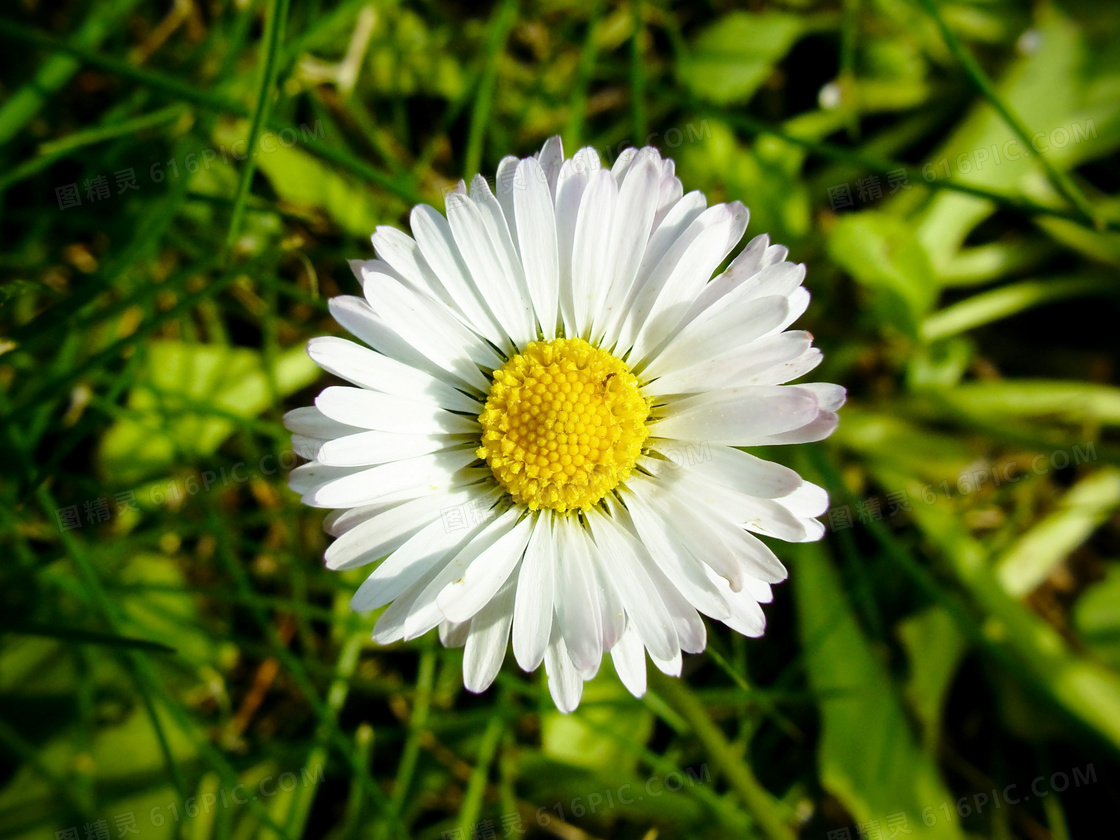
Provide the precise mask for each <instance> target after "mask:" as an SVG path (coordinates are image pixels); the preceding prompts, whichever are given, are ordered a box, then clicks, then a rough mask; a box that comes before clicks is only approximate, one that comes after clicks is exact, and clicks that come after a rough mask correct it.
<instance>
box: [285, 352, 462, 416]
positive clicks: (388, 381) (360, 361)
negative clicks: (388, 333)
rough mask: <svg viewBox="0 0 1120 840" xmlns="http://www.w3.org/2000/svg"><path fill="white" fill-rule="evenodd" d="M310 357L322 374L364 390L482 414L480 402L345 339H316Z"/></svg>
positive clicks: (422, 372) (422, 373)
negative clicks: (367, 389) (338, 377)
mask: <svg viewBox="0 0 1120 840" xmlns="http://www.w3.org/2000/svg"><path fill="white" fill-rule="evenodd" d="M307 354H308V355H309V356H310V357H311V358H312V360H313V361H314V362H315V363H316V364H317V365H319V367H321V368H323V370H326V371H328V372H330V373H333V374H335V375H336V376H340V377H342V378H343V379H345V380H347V381H349V382H352V383H354V384H355V385H358V386H360V387H362V388H372V389H373V390H375V391H384V392H385V393H386V394H396V395H398V396H401V397H408V398H410V399H414V400H423V401H425V402H432V403H435V404H436V405H439V406H442V407H443V408H449V409H451V410H453V411H465V412H468V413H470V412H473V413H475V414H478V413H479V412H481V411H482V406H481V405H480V404H479V402H478V400H476V399H474V398H473V397H469V396H467V395H466V394H464V393H463V392H462V391H458V390H456V389H455V388H452V387H451V386H450V385H448V384H447V383H445V382H441V381H440V380H438V379H436V378H435V377H434V376H431V375H429V374H428V373H425V372H424V371H422V370H417V369H416V368H414V367H409V366H408V365H406V364H404V363H402V362H398V361H396V360H395V359H390V358H389V357H388V356H383V355H382V354H380V353H376V352H374V351H373V350H368V349H366V348H365V347H362V346H361V345H360V344H355V343H354V342H353V341H347V340H346V339H345V338H336V337H334V336H323V337H320V338H313V339H311V340H310V341H309V342H307Z"/></svg>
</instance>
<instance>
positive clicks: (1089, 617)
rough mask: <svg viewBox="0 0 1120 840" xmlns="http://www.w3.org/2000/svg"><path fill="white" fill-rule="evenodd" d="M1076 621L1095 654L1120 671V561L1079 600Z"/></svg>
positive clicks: (1075, 612) (1075, 607)
mask: <svg viewBox="0 0 1120 840" xmlns="http://www.w3.org/2000/svg"><path fill="white" fill-rule="evenodd" d="M1073 624H1074V627H1076V628H1077V632H1078V634H1079V635H1080V636H1081V638H1082V640H1083V641H1084V642H1085V644H1087V645H1088V646H1089V648H1090V649H1091V650H1092V651H1093V653H1095V654H1096V655H1097V656H1099V657H1100V658H1101V659H1102V660H1104V661H1105V662H1107V663H1108V664H1109V665H1111V666H1112V667H1113V668H1114V669H1116V670H1117V671H1120V564H1117V563H1112V564H1111V565H1110V566H1109V569H1108V573H1107V574H1106V575H1105V577H1104V580H1101V581H1098V582H1097V583H1094V584H1093V585H1092V586H1090V587H1089V588H1088V589H1087V590H1085V593H1084V594H1083V595H1082V596H1081V597H1080V598H1078V599H1077V603H1076V604H1074V607H1073Z"/></svg>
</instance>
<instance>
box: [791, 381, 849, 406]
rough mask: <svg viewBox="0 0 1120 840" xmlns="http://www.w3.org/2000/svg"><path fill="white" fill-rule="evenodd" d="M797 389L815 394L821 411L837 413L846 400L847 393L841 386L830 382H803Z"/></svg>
mask: <svg viewBox="0 0 1120 840" xmlns="http://www.w3.org/2000/svg"><path fill="white" fill-rule="evenodd" d="M797 387H799V388H807V389H808V390H810V391H812V392H813V393H814V394H816V395H817V404H818V405H820V407H821V411H839V410H840V408H841V407H842V406H843V405H844V402H845V401H846V400H847V398H848V391H847V389H846V388H844V386H843V385H834V384H832V383H831V382H805V383H803V384H801V385H798V386H797Z"/></svg>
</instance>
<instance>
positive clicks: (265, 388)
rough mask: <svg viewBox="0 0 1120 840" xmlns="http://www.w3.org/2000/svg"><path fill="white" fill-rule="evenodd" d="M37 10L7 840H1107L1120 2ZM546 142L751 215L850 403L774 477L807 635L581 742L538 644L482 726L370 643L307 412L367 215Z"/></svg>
mask: <svg viewBox="0 0 1120 840" xmlns="http://www.w3.org/2000/svg"><path fill="white" fill-rule="evenodd" d="M10 5H11V8H5V9H4V11H3V12H0V44H2V46H3V50H4V53H3V55H4V60H3V62H2V63H0V163H2V166H0V217H2V218H0V224H2V228H0V229H2V230H3V238H2V240H0V241H2V242H3V247H2V248H0V278H3V281H4V282H3V284H2V285H0V430H2V438H0V442H2V451H3V454H4V460H5V463H4V466H3V470H2V473H0V474H2V476H3V478H2V480H0V550H2V552H3V554H2V556H3V565H2V566H0V838H25V837H26V838H53V837H68V836H77V837H81V838H84V837H86V836H90V837H95V836H100V835H99V834H98V832H100V831H102V829H103V830H104V831H106V832H108V836H113V837H115V836H118V833H119V831H121V830H123V829H124V828H127V827H128V826H129V825H135V827H136V829H137V831H138V834H137V835H133V836H139V837H141V838H143V840H149V838H151V840H158V838H192V840H204V839H205V838H248V837H255V836H263V837H277V838H280V837H287V838H300V837H308V838H320V837H325V838H330V840H344V839H345V838H366V837H368V838H374V839H375V840H389V838H398V837H412V838H418V840H420V839H421V838H433V839H434V838H445V837H446V838H458V837H463V838H466V837H469V836H471V834H472V833H473V834H476V835H478V836H481V837H486V836H497V837H502V836H522V835H524V836H542V837H544V836H558V837H564V838H576V837H603V838H605V837H620V838H641V837H651V836H654V834H656V836H661V837H690V838H691V837H695V838H707V837H711V838H723V837H729V836H733V837H742V836H750V837H760V838H767V840H789V838H792V837H801V838H814V839H815V838H820V840H826V838H827V840H853V838H856V837H858V836H859V834H860V831H859V830H858V829H857V827H859V826H862V832H863V834H865V835H866V836H867V837H868V840H895V838H896V837H898V836H900V832H901V829H900V825H901V823H900V820H902V819H905V820H906V828H908V829H909V830H910V832H911V834H910V836H911V837H915V838H916V837H918V836H921V837H929V838H945V840H957V839H958V838H963V837H964V836H965V835H966V834H967V835H974V836H983V837H991V838H994V840H1003V838H1011V837H1023V838H1032V840H1033V839H1034V838H1044V837H1047V836H1050V837H1054V838H1056V840H1057V839H1058V838H1065V837H1078V836H1081V835H1083V834H1088V833H1090V832H1092V831H1093V830H1095V829H1096V827H1097V826H1099V825H1109V824H1110V823H1109V822H1108V820H1110V819H1111V817H1112V809H1111V808H1109V805H1110V799H1114V798H1115V796H1116V795H1117V793H1118V792H1120V518H1118V515H1117V514H1118V511H1120V440H1118V427H1120V388H1118V383H1117V378H1118V374H1117V367H1116V365H1117V353H1116V342H1115V339H1114V338H1112V336H1114V335H1115V323H1116V320H1117V315H1118V307H1117V300H1118V292H1117V288H1118V286H1117V283H1118V274H1117V269H1118V268H1120V180H1118V179H1117V176H1116V173H1117V171H1120V170H1118V163H1120V95H1118V92H1120V50H1118V49H1117V45H1118V44H1120V10H1118V9H1117V8H1116V6H1115V4H1114V3H1110V2H1107V0H1063V2H1058V3H1053V2H1037V3H1024V2H1012V0H975V2H952V3H949V2H937V1H936V0H900V2H886V0H881V2H870V0H864V2H858V0H835V2H814V1H813V0H787V2H785V3H776V2H774V3H769V2H760V3H755V4H750V11H749V12H747V11H736V10H733V8H732V5H731V4H724V3H705V4H683V3H682V4H677V5H672V6H670V5H666V4H664V3H661V2H649V0H642V1H641V2H637V0H635V2H629V3H626V2H623V3H612V2H596V3H588V4H576V3H561V4H546V5H535V4H528V3H517V2H503V0H498V2H495V3H493V4H489V5H487V6H483V7H476V6H472V5H470V4H448V3H443V2H429V3H421V4H412V5H402V4H396V3H392V2H387V3H372V4H371V3H366V2H364V0H342V2H337V3H334V2H329V0H328V2H322V1H321V0H320V1H319V2H309V3H288V2H287V0H260V2H253V0H247V2H239V3H232V2H225V1H224V0H220V1H219V2H215V3H211V4H198V3H193V2H185V3H176V4H159V3H150V2H139V0H114V1H113V2H108V3H94V2H86V3H82V2H63V3H60V4H57V3H56V4H46V3H20V4H10ZM552 134H561V135H562V136H563V137H564V140H565V144H566V146H567V152H568V154H571V153H572V151H574V148H575V147H576V145H577V144H588V145H591V146H594V147H595V148H596V149H598V150H599V151H600V154H601V155H602V156H603V157H604V158H605V159H608V160H613V158H614V157H615V156H616V155H617V154H618V152H619V151H620V150H621V149H622V148H624V147H625V146H627V145H631V144H633V145H643V144H645V143H647V142H649V143H653V144H655V145H658V146H659V147H660V148H661V150H662V152H663V154H665V155H667V156H670V157H673V158H674V159H675V160H676V163H677V172H678V174H679V176H680V177H681V179H682V180H683V182H684V185H685V189H686V190H692V189H701V190H704V191H705V192H706V193H707V194H708V196H709V200H710V201H711V202H715V201H722V200H732V199H739V200H742V201H744V202H745V203H746V204H747V205H748V206H749V207H750V208H751V214H752V215H751V224H750V227H749V229H748V236H752V235H755V234H758V233H762V232H769V233H770V235H771V238H772V240H773V241H775V242H780V243H782V244H785V245H787V246H789V248H790V255H791V258H792V259H794V260H796V261H799V262H805V263H806V264H807V266H808V281H807V286H808V288H809V289H810V290H811V292H812V293H813V296H814V301H813V304H812V305H811V306H810V309H809V311H808V313H807V314H806V315H805V317H804V318H803V319H802V320H801V321H800V322H799V323H798V326H799V327H802V328H805V329H809V330H811V331H812V332H813V333H814V335H815V336H816V339H817V343H818V345H819V346H821V347H822V348H823V349H824V351H825V363H824V365H823V366H822V367H821V368H820V369H819V370H818V372H816V373H814V374H813V377H812V378H819V379H823V380H828V381H833V382H840V383H842V384H844V385H845V386H846V387H847V388H848V389H849V392H850V395H851V399H850V402H849V405H848V406H847V407H846V408H845V409H844V410H843V413H842V422H841V426H840V429H839V431H838V432H837V433H836V434H835V435H834V436H833V438H831V439H830V440H829V441H827V442H826V443H823V444H817V445H813V446H809V447H800V448H796V449H795V450H788V451H774V452H767V453H764V454H765V455H766V456H767V457H774V458H777V459H785V460H788V461H789V462H790V464H791V465H792V466H795V467H796V468H798V469H799V470H801V471H803V473H804V474H806V475H808V476H810V477H811V478H813V479H814V480H816V481H818V482H820V483H822V484H824V485H825V486H826V487H828V489H829V490H830V493H831V496H832V508H831V510H830V512H829V514H828V515H827V516H826V524H827V525H828V534H827V536H826V538H825V540H823V541H822V542H820V543H817V544H813V545H804V546H785V545H780V546H779V545H776V546H775V548H776V550H777V551H778V553H779V555H780V556H781V557H783V559H785V560H786V561H787V564H788V565H789V567H790V572H791V575H790V581H789V582H788V583H786V584H783V585H782V586H780V587H779V588H778V590H777V592H776V600H775V603H774V604H773V605H771V606H770V607H768V608H767V615H768V620H769V628H768V631H767V635H766V636H765V637H764V638H762V639H758V640H747V639H743V638H741V637H738V636H736V635H735V634H733V633H730V632H729V631H726V630H725V629H724V628H722V625H720V626H715V625H713V624H711V623H709V639H710V643H709V651H708V652H707V653H705V654H703V655H700V656H689V657H686V662H685V675H684V677H683V679H681V680H679V681H672V680H667V679H662V678H651V688H650V691H649V693H648V694H647V696H646V697H645V698H643V699H641V700H635V699H633V698H631V697H630V696H629V695H628V694H627V693H626V692H625V690H624V689H622V688H621V687H620V685H619V684H618V682H617V679H616V678H615V677H614V674H613V673H612V672H611V669H610V666H609V665H604V668H603V674H602V676H601V677H600V678H598V679H597V680H596V681H594V682H592V683H590V684H588V686H587V689H586V692H585V696H584V701H583V704H582V705H581V706H580V708H579V710H578V711H577V713H575V714H574V715H571V716H567V717H565V716H561V715H559V714H558V713H556V712H555V710H554V709H553V708H552V704H551V701H550V699H549V697H548V692H547V689H546V687H545V686H544V683H543V682H542V675H541V674H539V673H538V674H534V675H528V676H526V675H524V674H522V673H521V672H520V671H519V670H518V669H517V668H516V666H515V664H514V663H513V662H512V657H510V658H509V661H508V662H507V666H506V668H505V669H504V670H503V672H502V673H501V675H500V676H499V678H498V681H497V683H496V684H495V686H494V687H493V688H492V689H491V690H490V691H488V692H486V693H485V694H483V695H481V696H474V695H471V694H468V693H466V692H464V690H463V688H462V680H461V675H460V674H461V667H462V654H461V652H460V651H457V650H445V649H444V648H442V647H441V646H440V645H439V644H438V641H437V640H435V639H434V638H424V639H420V640H418V641H416V642H413V643H409V644H399V645H392V646H388V647H377V646H375V645H373V644H372V643H371V642H370V641H369V632H370V629H371V627H372V620H371V619H370V618H369V617H362V616H355V615H352V614H350V613H349V611H348V607H347V602H348V600H349V595H350V593H351V592H352V591H353V589H354V588H355V587H356V585H357V584H358V583H359V582H360V580H361V573H360V571H359V572H355V573H350V572H348V573H342V574H336V573H331V572H328V571H326V570H325V569H324V568H323V566H322V563H321V555H322V552H323V550H324V548H325V546H326V537H325V536H324V535H323V533H322V529H321V525H322V512H317V511H314V510H311V509H308V508H306V507H304V506H302V505H301V504H300V503H299V500H298V498H297V497H296V496H295V495H294V494H292V493H291V492H290V491H289V490H288V489H287V487H286V485H285V480H284V476H285V473H286V471H287V470H288V469H290V468H291V467H292V466H293V465H294V464H295V463H296V459H295V456H294V454H293V453H291V452H290V449H289V442H288V435H287V433H286V431H285V430H284V429H283V427H282V425H281V423H280V418H281V416H282V414H283V413H284V411H286V410H288V409H289V408H292V407H296V406H300V405H306V404H309V403H310V401H311V400H312V399H313V397H314V395H315V394H316V393H317V392H318V390H319V389H320V388H321V387H323V384H324V383H325V382H326V380H327V377H326V376H325V375H322V374H321V373H320V372H319V371H318V369H317V368H315V366H314V365H312V364H311V362H310V360H309V359H307V357H306V355H305V354H304V352H303V345H304V343H305V341H306V340H307V339H308V338H309V337H311V336H314V335H322V334H328V333H335V334H337V333H339V332H340V330H339V328H338V327H337V325H335V324H334V323H333V322H332V321H331V319H330V318H329V316H328V314H327V307H326V300H327V299H328V298H329V297H331V296H334V295H337V294H351V293H354V292H355V290H356V284H355V281H354V280H353V278H352V276H351V274H350V271H349V268H348V266H347V263H346V260H348V259H353V258H363V257H368V256H370V255H371V248H370V244H369V240H368V238H367V237H368V236H369V234H370V233H371V232H372V231H373V229H374V227H376V226H377V225H379V224H391V225H397V226H401V227H406V225H407V215H408V211H409V208H410V207H411V206H412V205H413V204H414V203H417V202H420V201H424V202H428V203H432V204H434V205H435V206H437V207H441V208H442V201H443V199H442V196H443V193H444V191H445V190H446V189H447V188H448V187H450V186H452V185H453V184H454V183H455V182H456V181H457V180H458V179H459V178H461V177H469V176H470V175H473V174H474V173H475V172H476V171H482V172H483V173H484V174H486V175H488V176H489V177H491V178H492V177H493V173H494V171H495V168H496V166H497V164H498V162H499V161H500V160H501V158H502V157H504V156H505V155H507V154H517V155H525V154H529V153H531V152H533V151H534V150H536V149H537V148H539V146H540V144H541V143H542V142H543V141H544V140H545V139H546V138H547V137H548V136H550V135H552ZM1027 152H1029V154H1027ZM102 179H103V180H102ZM75 199H76V200H77V201H75ZM78 202H80V203H78ZM1039 780H1041V781H1039ZM1032 785H1033V789H1032ZM900 815H902V816H900ZM102 821H103V822H102ZM68 830H73V831H74V832H76V834H68V833H67V832H68ZM845 830H846V831H847V832H848V834H847V835H845V834H844V833H843V832H844V831H845ZM60 832H61V833H60ZM833 832H839V833H833ZM892 832H894V833H892ZM126 836H128V835H126Z"/></svg>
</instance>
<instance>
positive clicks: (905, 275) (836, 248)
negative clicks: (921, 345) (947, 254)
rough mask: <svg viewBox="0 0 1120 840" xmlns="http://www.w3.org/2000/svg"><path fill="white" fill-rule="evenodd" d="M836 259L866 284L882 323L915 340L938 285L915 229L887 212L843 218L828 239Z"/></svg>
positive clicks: (854, 276) (830, 250) (869, 298)
mask: <svg viewBox="0 0 1120 840" xmlns="http://www.w3.org/2000/svg"><path fill="white" fill-rule="evenodd" d="M828 253H829V256H831V257H832V259H833V260H834V261H835V262H836V263H837V264H838V265H839V266H841V267H842V268H843V269H844V270H845V271H847V272H848V273H849V274H850V275H851V276H852V277H853V278H855V279H856V280H857V281H858V282H859V283H860V284H861V285H863V286H864V287H865V288H866V289H867V292H868V305H869V306H870V308H871V309H872V311H873V312H874V313H875V314H876V316H877V318H878V320H879V322H880V323H881V324H882V325H884V326H886V327H893V328H894V329H896V330H898V331H900V332H902V333H904V334H906V335H908V336H910V337H911V338H916V337H917V336H918V333H919V329H920V326H921V322H922V319H923V318H924V317H925V315H926V314H927V313H928V312H929V311H930V309H932V308H933V305H934V303H935V302H936V301H937V293H938V283H937V278H936V277H935V276H934V273H933V269H932V268H931V267H930V262H929V257H928V255H927V254H926V252H925V249H924V248H922V246H921V245H920V244H919V242H918V240H917V237H915V236H914V231H913V228H912V227H911V225H910V224H909V223H908V222H906V221H905V220H903V219H901V218H899V217H897V216H890V215H887V214H886V213H880V212H876V211H868V212H863V213H851V214H849V215H845V216H842V217H841V218H840V219H839V221H838V222H837V223H836V227H835V229H834V230H833V231H832V235H831V236H830V237H829V240H828Z"/></svg>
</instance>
